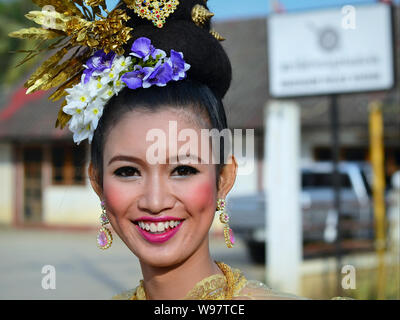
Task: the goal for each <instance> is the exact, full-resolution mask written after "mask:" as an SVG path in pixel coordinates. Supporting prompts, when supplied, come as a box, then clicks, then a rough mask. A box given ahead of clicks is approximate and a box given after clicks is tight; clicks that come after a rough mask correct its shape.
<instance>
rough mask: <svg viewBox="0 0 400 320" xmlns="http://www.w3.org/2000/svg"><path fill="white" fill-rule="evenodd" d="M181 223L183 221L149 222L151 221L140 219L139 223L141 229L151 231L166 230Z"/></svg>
mask: <svg viewBox="0 0 400 320" xmlns="http://www.w3.org/2000/svg"><path fill="white" fill-rule="evenodd" d="M180 223H181V221H173V220H171V221H165V222H158V223H153V222H152V223H149V222H143V221H139V222H138V225H139V227H140V228H141V229H143V230H147V231H150V232H164V231H165V230H167V229H169V228H171V229H172V228H175V227H176V226H178V225H179V224H180Z"/></svg>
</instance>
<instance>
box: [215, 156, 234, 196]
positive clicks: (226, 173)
mask: <svg viewBox="0 0 400 320" xmlns="http://www.w3.org/2000/svg"><path fill="white" fill-rule="evenodd" d="M237 168H238V165H237V162H236V159H235V156H234V155H230V157H229V158H228V161H227V163H226V164H225V165H224V166H223V167H222V170H221V175H220V178H219V185H218V187H219V189H218V198H222V199H225V198H226V196H227V194H228V193H229V191H230V190H231V189H232V187H233V185H234V184H235V180H236V175H237Z"/></svg>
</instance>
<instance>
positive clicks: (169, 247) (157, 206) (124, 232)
mask: <svg viewBox="0 0 400 320" xmlns="http://www.w3.org/2000/svg"><path fill="white" fill-rule="evenodd" d="M185 114H186V115H187V113H186V112H185V113H182V111H179V112H177V111H176V110H173V109H166V110H164V111H159V112H156V113H147V112H140V111H133V112H129V113H127V114H126V115H124V117H123V119H122V120H120V121H119V122H118V124H117V125H116V126H114V127H113V128H112V130H111V131H110V133H109V135H108V137H107V139H106V142H105V146H104V157H103V167H104V173H103V198H104V200H105V202H106V209H107V213H108V216H109V219H110V222H111V224H112V226H113V228H114V230H115V231H116V232H117V233H118V235H119V236H120V237H121V239H122V240H123V241H124V242H125V243H126V245H127V246H128V247H129V249H130V250H131V251H132V252H133V253H134V254H135V255H136V256H137V257H138V258H139V259H140V260H141V262H142V263H146V264H149V265H152V266H158V267H165V266H170V265H174V264H177V263H180V262H182V261H184V260H185V259H187V258H188V257H189V256H191V255H192V254H193V253H194V252H195V251H196V250H197V249H198V248H199V247H200V246H201V245H202V244H204V242H205V241H207V238H208V231H209V228H210V226H211V223H212V221H213V218H214V212H215V207H216V200H217V189H216V165H215V164H213V163H211V160H210V159H211V158H207V159H204V158H202V159H203V161H206V163H204V164H203V163H200V161H197V163H189V164H188V163H187V162H184V161H182V158H181V159H179V158H178V157H177V156H180V155H190V156H191V157H193V159H197V158H198V157H200V158H201V157H202V152H201V145H202V144H207V142H208V141H209V140H208V138H207V137H204V135H203V136H202V135H201V134H200V132H201V131H200V130H201V128H200V127H199V126H198V125H196V124H195V122H193V121H190V117H188V116H186V117H185ZM169 121H173V122H172V126H171V125H170V123H169ZM174 125H176V133H177V136H174V131H175V129H174V127H173V126H174ZM154 129H157V130H158V131H157V133H156V136H157V137H161V136H162V134H164V135H165V138H166V141H162V140H158V138H156V139H155V140H154V139H152V140H149V139H147V140H146V136H147V135H148V134H149V131H150V130H154ZM184 129H190V132H191V137H190V139H189V138H188V137H187V136H186V139H185V140H183V139H182V140H183V141H178V138H177V137H179V134H180V133H181V134H183V133H185V131H182V130H184ZM186 132H187V131H186ZM153 137H154V135H153ZM170 138H171V140H169V139H170ZM189 145H190V148H186V149H185V148H184V146H186V147H188V146H189ZM155 146H157V147H158V150H157V151H155ZM203 148H204V147H203ZM152 155H154V156H158V158H157V159H158V161H155V160H157V159H154V156H153V157H152ZM171 157H173V159H175V163H173V162H172V161H170V160H168V159H170V158H171ZM154 162H156V163H154ZM171 162H172V163H171ZM192 162H193V160H192ZM177 223H179V224H178V225H177V226H176V224H177Z"/></svg>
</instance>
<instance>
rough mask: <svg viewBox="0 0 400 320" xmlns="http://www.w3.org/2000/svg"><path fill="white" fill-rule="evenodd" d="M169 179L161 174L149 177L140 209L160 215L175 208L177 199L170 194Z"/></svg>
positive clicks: (139, 205)
mask: <svg viewBox="0 0 400 320" xmlns="http://www.w3.org/2000/svg"><path fill="white" fill-rule="evenodd" d="M166 180H167V178H165V177H163V176H162V175H161V174H159V173H157V172H156V173H154V174H151V175H149V176H148V177H147V178H146V179H145V181H144V184H143V193H142V196H141V197H140V199H139V202H138V207H139V209H141V210H143V211H147V212H148V213H150V214H159V213H161V212H163V211H165V210H168V209H171V208H173V207H174V203H175V198H174V197H173V195H172V194H171V192H170V189H169V186H168V181H166Z"/></svg>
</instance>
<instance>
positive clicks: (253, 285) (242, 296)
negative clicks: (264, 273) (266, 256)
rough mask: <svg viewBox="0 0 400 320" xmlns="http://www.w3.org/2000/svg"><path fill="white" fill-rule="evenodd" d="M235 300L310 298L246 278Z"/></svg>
mask: <svg viewBox="0 0 400 320" xmlns="http://www.w3.org/2000/svg"><path fill="white" fill-rule="evenodd" d="M233 299H235V300H310V299H308V298H305V297H300V296H297V295H295V294H292V293H287V292H281V291H278V290H274V289H272V288H270V287H268V286H267V285H266V284H264V283H262V282H260V281H257V280H247V282H246V284H245V286H244V287H243V288H242V290H240V291H239V292H238V293H237V294H236V295H235V297H234V298H233Z"/></svg>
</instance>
